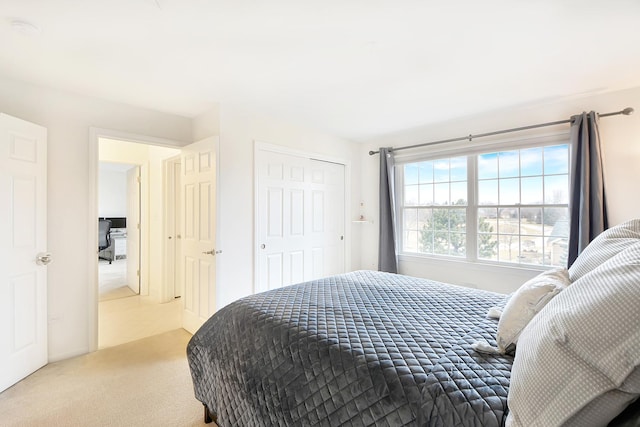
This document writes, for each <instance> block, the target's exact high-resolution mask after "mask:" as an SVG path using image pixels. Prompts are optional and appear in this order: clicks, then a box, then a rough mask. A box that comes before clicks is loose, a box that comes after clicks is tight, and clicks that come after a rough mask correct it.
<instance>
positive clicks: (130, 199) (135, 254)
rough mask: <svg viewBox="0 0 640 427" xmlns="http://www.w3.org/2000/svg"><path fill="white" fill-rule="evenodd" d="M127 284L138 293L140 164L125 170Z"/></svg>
mask: <svg viewBox="0 0 640 427" xmlns="http://www.w3.org/2000/svg"><path fill="white" fill-rule="evenodd" d="M127 286H129V288H131V290H132V291H133V292H135V293H136V294H139V293H140V166H134V167H132V168H131V169H129V170H128V171H127Z"/></svg>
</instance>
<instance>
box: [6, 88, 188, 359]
mask: <svg viewBox="0 0 640 427" xmlns="http://www.w3.org/2000/svg"><path fill="white" fill-rule="evenodd" d="M0 111H2V112H4V113H7V114H9V115H12V116H15V117H19V118H21V119H24V120H28V121H31V122H34V123H37V124H39V125H42V126H44V127H46V128H47V129H48V183H47V189H48V215H47V216H48V220H49V224H55V227H53V226H52V227H49V229H48V236H47V237H48V242H49V250H50V251H51V253H52V254H53V262H52V263H51V264H50V265H49V266H48V267H47V268H48V274H47V278H48V307H49V359H50V360H51V361H55V360H59V359H63V358H66V357H70V356H73V355H77V354H82V353H86V352H87V351H88V350H89V330H88V327H89V326H88V324H87V313H88V307H87V300H88V282H89V275H90V274H93V273H92V272H89V257H95V250H93V251H92V250H91V248H89V241H88V236H87V233H86V230H87V229H88V227H89V224H88V223H87V221H88V218H89V211H88V209H89V206H90V205H91V203H90V201H89V188H88V185H89V184H88V183H89V182H90V180H89V176H88V174H89V148H88V147H89V143H88V141H89V128H90V127H92V126H94V127H99V128H105V129H114V130H118V131H122V132H127V133H133V134H139V135H150V136H155V137H160V138H166V139H172V140H179V141H191V139H192V137H191V132H192V121H191V119H188V118H185V117H179V116H175V115H170V114H163V113H159V112H155V111H151V110H147V109H142V108H136V107H132V106H128V105H124V104H118V103H113V102H108V101H103V100H99V99H94V98H89V97H83V96H76V95H73V94H70V93H64V92H58V91H54V90H49V89H44V88H41V87H38V86H35V85H30V84H25V83H22V82H19V81H16V80H12V79H7V78H4V77H2V76H0Z"/></svg>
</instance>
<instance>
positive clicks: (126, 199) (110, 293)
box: [98, 159, 142, 301]
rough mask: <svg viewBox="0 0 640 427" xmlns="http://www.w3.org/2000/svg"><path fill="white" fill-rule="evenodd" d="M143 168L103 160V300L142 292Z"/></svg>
mask: <svg viewBox="0 0 640 427" xmlns="http://www.w3.org/2000/svg"><path fill="white" fill-rule="evenodd" d="M140 171H141V167H140V165H138V164H131V163H121V162H111V161H104V160H103V159H100V166H99V178H98V180H99V183H98V187H99V189H98V217H99V218H98V222H99V227H98V233H99V236H98V237H99V243H98V249H99V252H98V291H99V298H100V301H108V300H112V299H117V298H126V297H130V296H134V295H138V294H140V255H141V254H140V240H141V227H140V220H141V215H140V212H141V202H142V200H141V179H140Z"/></svg>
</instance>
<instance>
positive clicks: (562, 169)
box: [404, 145, 569, 205]
mask: <svg viewBox="0 0 640 427" xmlns="http://www.w3.org/2000/svg"><path fill="white" fill-rule="evenodd" d="M568 155H569V147H568V145H555V146H548V147H536V148H530V149H522V150H512V151H503V152H495V153H487V154H481V155H479V156H478V178H479V183H478V201H479V204H484V205H487V204H488V205H491V204H502V205H511V204H518V203H521V204H538V203H542V202H543V201H544V202H545V203H560V204H563V203H567V202H568V200H567V197H568V185H569V183H568ZM519 174H520V175H521V178H520V179H519V178H518V175H519ZM543 174H544V175H546V176H543ZM466 179H467V158H466V157H456V158H452V159H440V160H432V161H425V162H420V163H412V164H407V165H405V166H404V184H405V201H406V202H408V203H411V204H413V203H416V204H420V205H429V204H433V203H434V201H435V204H438V205H442V204H449V203H455V202H456V201H457V200H459V199H462V198H464V199H466ZM449 181H451V186H449V184H448V182H449ZM445 183H446V184H445ZM416 184H420V185H416Z"/></svg>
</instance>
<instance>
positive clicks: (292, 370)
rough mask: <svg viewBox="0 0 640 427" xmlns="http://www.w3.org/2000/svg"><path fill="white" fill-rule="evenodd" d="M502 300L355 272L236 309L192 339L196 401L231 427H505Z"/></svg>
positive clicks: (253, 299)
mask: <svg viewBox="0 0 640 427" xmlns="http://www.w3.org/2000/svg"><path fill="white" fill-rule="evenodd" d="M504 303H505V296H504V295H501V294H495V293H491V292H487V291H481V290H477V289H471V288H464V287H458V286H453V285H448V284H444V283H439V282H434V281H429V280H425V279H418V278H413V277H408V276H402V275H396V274H388V273H381V272H374V271H357V272H353V273H348V274H344V275H339V276H333V277H328V278H323V279H319V280H314V281H311V282H307V283H302V284H298V285H293V286H288V287H285V288H281V289H277V290H273V291H268V292H263V293H260V294H256V295H252V296H249V297H246V298H243V299H240V300H238V301H235V302H233V303H232V304H229V305H228V306H226V307H224V308H223V309H221V310H220V311H219V312H218V313H216V314H215V315H214V316H212V317H211V318H210V319H209V320H208V321H207V322H205V324H204V325H203V326H202V327H201V328H200V329H199V330H198V331H197V332H196V334H195V335H194V336H193V337H192V339H191V341H190V342H189V345H188V347H187V356H188V360H189V366H190V369H191V375H192V379H193V384H194V391H195V397H196V398H197V399H198V400H200V401H201V402H202V403H203V404H205V405H206V406H207V408H208V409H209V410H210V411H211V412H212V413H215V414H216V416H217V423H218V425H219V426H220V427H227V426H311V425H313V426H316V425H317V426H338V425H344V426H367V425H376V426H414V425H420V426H427V425H434V426H437V425H446V426H500V425H503V424H504V419H505V418H506V412H507V392H508V385H509V377H510V371H511V364H512V362H513V358H512V357H510V356H502V355H485V354H481V353H477V352H475V351H474V350H473V349H472V348H471V344H472V343H473V342H475V341H477V340H479V339H483V340H486V341H488V342H489V343H490V344H492V345H495V333H496V328H497V321H496V320H491V319H487V318H486V314H487V311H488V309H489V308H490V307H493V306H500V305H504Z"/></svg>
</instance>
